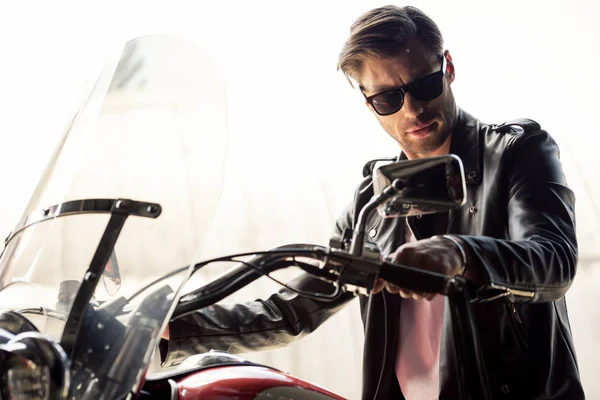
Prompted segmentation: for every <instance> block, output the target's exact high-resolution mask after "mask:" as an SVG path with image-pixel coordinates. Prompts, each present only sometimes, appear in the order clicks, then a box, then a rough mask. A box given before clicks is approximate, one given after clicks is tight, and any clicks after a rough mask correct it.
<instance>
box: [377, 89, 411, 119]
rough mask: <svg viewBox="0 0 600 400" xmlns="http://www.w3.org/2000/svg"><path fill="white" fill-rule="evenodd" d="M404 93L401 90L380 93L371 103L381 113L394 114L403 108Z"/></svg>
mask: <svg viewBox="0 0 600 400" xmlns="http://www.w3.org/2000/svg"><path fill="white" fill-rule="evenodd" d="M403 104H404V94H403V93H402V91H401V90H393V91H389V92H385V93H380V94H378V95H376V96H374V97H372V98H371V105H372V106H373V108H374V109H375V111H376V112H377V113H378V114H380V115H389V114H393V113H395V112H396V111H398V110H400V109H401V108H402V105H403Z"/></svg>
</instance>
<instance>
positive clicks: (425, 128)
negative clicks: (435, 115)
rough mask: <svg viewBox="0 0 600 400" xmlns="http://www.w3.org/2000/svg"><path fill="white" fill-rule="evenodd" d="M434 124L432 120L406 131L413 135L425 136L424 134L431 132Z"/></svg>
mask: <svg viewBox="0 0 600 400" xmlns="http://www.w3.org/2000/svg"><path fill="white" fill-rule="evenodd" d="M434 125H435V122H432V123H430V124H427V125H421V126H419V127H416V128H414V129H413V130H411V131H408V133H409V134H410V135H415V136H426V135H429V134H430V133H431V132H433V126H434Z"/></svg>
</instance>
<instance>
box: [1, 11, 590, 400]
mask: <svg viewBox="0 0 600 400" xmlns="http://www.w3.org/2000/svg"><path fill="white" fill-rule="evenodd" d="M383 4H386V3H384V2H377V1H327V2H326V1H318V2H317V1H302V2H295V3H292V2H276V1H271V2H266V1H254V2H245V1H238V2H235V1H229V2H225V1H223V2H207V1H202V2H200V1H198V2H191V1H190V2H181V1H179V2H178V1H169V2H166V1H165V2H160V3H159V2H150V1H144V2H142V1H135V2H133V1H131V2H127V1H103V2H83V1H78V2H62V1H55V2H52V3H51V4H49V3H48V2H41V1H40V2H31V1H29V2H28V1H22V2H18V3H17V2H3V3H2V5H0V49H1V50H2V53H1V55H0V107H1V108H0V109H1V110H2V113H1V114H0V171H2V181H1V186H0V188H1V189H0V234H1V235H5V234H8V232H9V231H10V230H11V229H12V227H13V226H14V225H15V224H16V222H17V220H18V219H19V218H20V216H21V213H22V212H23V209H24V207H25V202H26V201H27V199H28V198H29V196H30V195H31V192H32V190H33V188H34V186H35V184H36V182H37V180H38V178H39V176H40V173H41V170H42V168H43V167H44V165H45V163H46V162H47V161H48V158H49V156H50V154H51V152H52V150H53V149H54V146H55V145H56V142H57V140H58V138H59V137H60V135H61V134H62V133H63V130H64V128H65V127H66V125H67V122H68V120H69V118H70V117H71V114H72V112H73V110H74V107H75V106H76V105H78V103H79V101H80V99H81V95H82V94H83V89H84V84H85V83H86V81H88V80H89V79H90V78H92V77H93V75H94V73H95V72H96V71H97V69H98V68H99V67H100V65H101V63H102V62H103V60H104V56H105V55H106V52H107V51H108V50H109V49H112V46H113V45H115V44H117V43H120V42H122V41H124V40H127V39H130V38H132V37H134V36H138V35H143V34H149V33H170V34H175V35H179V36H183V37H186V38H189V39H192V40H195V41H198V42H199V43H201V44H202V45H204V46H205V47H206V48H207V49H208V50H209V51H210V52H211V53H212V54H213V55H214V57H215V58H216V59H217V60H218V61H219V63H220V64H221V65H222V67H223V69H224V71H225V75H226V78H227V85H228V97H229V117H230V134H231V137H232V142H233V143H235V146H233V147H232V152H233V153H232V154H233V157H232V158H231V163H232V170H233V171H236V169H237V170H238V171H246V172H245V174H242V175H240V176H245V177H246V178H248V181H247V182H245V184H244V185H245V187H246V188H257V187H260V188H261V191H260V193H258V191H255V192H252V191H248V190H246V194H247V196H248V200H246V201H247V202H248V203H247V204H246V206H245V208H244V212H245V213H246V214H245V215H243V216H240V217H243V219H244V221H245V222H244V223H240V224H239V225H238V230H237V231H236V232H235V233H234V234H232V239H231V240H232V243H231V251H235V250H238V249H240V248H253V249H256V248H257V247H258V248H265V247H270V246H274V245H278V244H284V243H289V242H294V241H311V242H319V243H324V242H325V241H326V240H327V237H328V234H329V231H330V229H331V228H332V226H333V225H332V223H333V220H334V218H335V216H336V215H337V214H339V212H340V211H341V210H342V208H343V207H344V205H345V204H346V203H347V202H348V201H349V199H350V195H351V193H352V191H353V189H354V185H355V184H356V182H357V181H358V179H359V178H360V171H361V167H362V165H363V163H364V162H365V161H367V160H369V159H370V158H374V157H378V156H389V155H395V154H396V152H397V148H396V146H395V144H394V143H392V142H391V141H390V140H389V139H388V138H387V137H386V135H385V134H384V133H383V132H382V131H381V130H380V128H379V126H378V125H377V124H376V122H375V119H374V118H373V117H372V116H371V115H370V114H369V112H368V111H367V109H366V108H365V107H364V105H363V104H362V102H361V98H360V95H359V94H358V93H356V92H353V91H352V90H351V89H350V88H349V86H348V84H347V82H346V81H345V80H344V78H343V77H342V76H341V75H340V74H339V73H337V72H336V61H337V55H338V53H339V50H340V48H341V45H342V44H343V42H344V40H345V38H346V35H347V33H348V31H349V26H350V24H351V23H352V22H353V21H354V19H355V18H356V17H357V16H358V15H360V14H361V13H362V12H364V11H366V10H368V9H370V8H372V7H375V6H379V5H383ZM412 5H415V6H418V7H420V8H421V9H423V10H424V11H425V12H427V13H429V14H430V15H431V16H432V17H433V18H434V20H436V21H437V22H438V24H439V26H440V28H441V30H442V33H443V34H444V36H445V39H446V47H447V48H448V49H450V51H451V53H452V55H453V59H454V63H455V65H456V71H457V79H456V81H455V83H454V84H453V90H454V93H455V95H456V97H457V100H458V102H459V105H460V106H461V107H463V108H464V109H466V110H467V111H468V112H470V113H472V114H474V115H476V116H477V117H479V118H481V119H482V120H484V121H486V122H502V121H504V120H507V119H512V118H518V117H528V118H533V119H535V120H537V121H538V122H540V123H541V124H542V126H543V127H545V128H546V129H547V130H548V131H549V132H550V133H551V134H552V135H553V136H554V137H555V139H556V140H557V141H558V143H559V145H560V146H561V149H562V158H563V162H564V166H565V171H566V174H567V178H568V180H569V182H570V184H571V186H572V187H573V189H574V190H575V192H576V195H577V199H578V203H577V216H578V230H579V239H580V250H581V262H580V270H579V275H578V278H577V279H576V281H575V283H574V285H573V288H572V289H571V291H570V292H569V294H568V296H567V297H568V301H569V307H570V308H569V310H570V316H571V322H572V326H573V331H574V336H575V341H576V347H577V351H578V357H579V360H580V366H581V374H582V379H583V381H584V384H585V386H586V390H587V394H588V396H589V398H592V399H594V398H600V385H599V384H598V381H597V379H596V376H597V375H596V364H597V361H596V360H597V359H598V358H599V357H600V350H598V346H597V344H596V340H597V338H598V335H599V332H600V329H599V328H600V311H599V310H598V303H599V301H598V300H599V299H598V295H597V294H596V293H597V286H598V284H599V283H600V273H599V272H598V270H597V269H596V268H597V267H599V266H600V261H599V260H600V249H599V246H598V243H599V239H600V229H599V228H598V223H599V222H600V186H599V185H598V184H597V182H598V178H600V176H599V175H600V172H598V171H599V167H600V162H599V161H598V156H597V155H596V152H597V149H596V146H597V145H598V143H599V139H598V135H599V132H598V129H597V123H596V121H595V118H596V117H597V115H598V112H597V110H598V108H599V106H600V101H599V100H598V95H597V93H598V92H599V91H600V79H599V78H598V65H599V64H600V57H599V56H598V43H600V41H599V39H600V28H599V27H598V25H597V21H598V20H599V19H600V3H599V2H598V1H597V0H573V1H555V0H551V1H548V0H546V1H542V0H521V1H514V0H510V1H508V0H507V1H498V2H489V1H476V0H457V1H454V2H447V1H439V0H430V1H415V2H413V3H412ZM248 171H252V172H253V173H252V174H249V173H248ZM240 173H241V172H240ZM234 174H235V172H234ZM285 174H287V176H291V177H293V178H294V179H293V180H292V181H293V182H294V183H287V184H286V185H279V186H277V188H278V190H277V191H275V190H273V183H274V182H277V181H278V180H279V181H281V179H283V177H284V176H285ZM249 176H250V178H249ZM267 178H268V179H267ZM269 179H270V180H269ZM250 183H252V184H250ZM232 185H233V186H230V187H235V184H232ZM307 188H308V189H310V190H307ZM226 193H236V192H235V190H233V191H232V190H230V191H229V192H227V190H226ZM282 199H284V200H285V205H284V206H282V205H281V204H282V203H281V201H282ZM223 215H225V214H223ZM230 217H231V216H229V218H230ZM222 218H228V217H226V216H223V217H222ZM222 221H225V219H223V220H222ZM223 232H225V230H224V229H223ZM219 243H220V245H219V247H218V250H217V247H215V251H227V250H228V249H229V247H228V245H229V242H228V241H227V238H222V239H221V240H220V241H219ZM267 288H268V289H271V288H272V286H268V285H266V286H260V285H257V288H256V289H253V290H254V292H248V293H249V294H248V296H250V297H251V298H253V297H252V296H259V295H265V294H268V292H266V291H265V290H266V289H267ZM361 342H362V337H361V329H360V324H359V318H358V312H357V307H356V304H352V305H350V306H349V307H348V308H347V309H346V310H344V311H343V312H341V313H340V314H339V315H337V316H336V317H335V318H333V320H332V321H330V322H328V323H326V324H325V325H324V326H323V327H322V328H320V329H319V330H318V331H317V332H316V333H314V334H313V335H311V336H309V337H307V338H305V339H302V340H301V341H299V342H298V343H295V344H294V345H292V346H290V347H289V348H286V349H283V350H277V351H272V352H267V353H265V354H260V355H256V356H255V357H254V358H253V359H257V360H259V361H262V362H268V363H271V364H273V365H274V366H276V367H280V368H282V369H284V370H287V371H290V372H292V373H294V374H297V375H299V376H300V377H303V378H306V379H309V380H311V381H313V382H315V383H318V384H321V385H324V386H326V387H328V388H330V389H332V390H334V391H336V392H339V393H340V394H342V395H345V396H347V397H350V398H357V396H358V393H359V387H360V351H361V347H360V346H361ZM249 357H251V358H252V356H249Z"/></svg>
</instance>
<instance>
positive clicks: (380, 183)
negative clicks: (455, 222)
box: [373, 154, 467, 218]
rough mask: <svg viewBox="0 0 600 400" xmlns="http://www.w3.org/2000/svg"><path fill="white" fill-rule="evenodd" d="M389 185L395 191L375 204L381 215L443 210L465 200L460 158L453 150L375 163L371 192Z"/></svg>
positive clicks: (455, 206)
mask: <svg viewBox="0 0 600 400" xmlns="http://www.w3.org/2000/svg"><path fill="white" fill-rule="evenodd" d="M390 186H392V187H393V188H394V189H395V190H394V191H395V194H394V195H393V196H390V197H388V198H387V199H386V200H385V201H384V202H383V203H382V204H380V205H378V207H377V211H378V212H379V214H380V215H381V216H382V217H384V218H397V217H408V216H412V215H420V214H432V213H438V212H444V211H448V210H451V209H455V208H459V207H462V206H463V205H464V204H465V203H466V192H467V190H466V185H465V177H464V169H463V165H462V161H461V160H460V158H459V157H457V156H455V155H453V154H450V155H445V156H439V157H430V158H421V159H417V160H404V161H397V162H394V163H391V164H387V165H384V166H382V167H379V168H378V169H377V170H375V173H374V174H373V190H374V192H375V193H374V194H375V195H376V196H377V195H380V194H381V193H383V192H384V191H385V189H386V188H388V187H390Z"/></svg>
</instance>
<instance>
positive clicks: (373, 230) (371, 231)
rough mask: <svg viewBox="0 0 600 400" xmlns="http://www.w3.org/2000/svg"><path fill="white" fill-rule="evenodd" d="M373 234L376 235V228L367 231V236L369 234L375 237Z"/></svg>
mask: <svg viewBox="0 0 600 400" xmlns="http://www.w3.org/2000/svg"><path fill="white" fill-rule="evenodd" d="M375 235H377V230H376V229H375V228H372V229H371V230H370V231H369V236H371V237H372V238H373V237H375Z"/></svg>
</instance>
